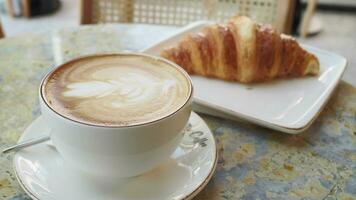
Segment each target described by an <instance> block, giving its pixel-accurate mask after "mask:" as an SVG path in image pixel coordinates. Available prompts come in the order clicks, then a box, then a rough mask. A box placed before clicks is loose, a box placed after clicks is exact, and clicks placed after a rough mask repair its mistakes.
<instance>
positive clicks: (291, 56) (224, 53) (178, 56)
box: [161, 16, 319, 83]
mask: <svg viewBox="0 0 356 200" xmlns="http://www.w3.org/2000/svg"><path fill="white" fill-rule="evenodd" d="M161 56H162V57H164V58H166V59H168V60H171V61H173V62H175V63H177V64H178V65H180V66H181V67H182V68H184V69H185V70H186V71H187V72H188V73H189V74H197V75H202V76H207V77H215V78H219V79H224V80H229V81H239V82H242V83H250V82H261V81H267V80H271V79H274V78H278V77H292V76H293V77H298V76H304V75H316V74H318V73H319V61H318V59H317V57H316V56H315V55H313V54H311V53H309V52H307V51H306V50H304V49H303V48H302V47H300V46H299V44H298V43H297V42H296V40H295V39H293V38H292V37H290V36H287V35H284V34H279V33H277V32H276V31H275V30H274V29H272V27H271V26H269V25H261V24H257V23H256V22H254V21H252V20H251V19H250V18H248V17H242V16H239V17H234V18H232V19H231V20H230V21H229V22H228V23H227V24H216V25H212V26H208V27H206V28H204V29H203V30H202V31H201V32H199V33H196V34H190V35H188V36H186V37H185V38H184V39H183V40H181V41H180V42H179V43H178V44H177V45H176V46H174V47H171V48H168V49H165V50H163V51H162V52H161Z"/></svg>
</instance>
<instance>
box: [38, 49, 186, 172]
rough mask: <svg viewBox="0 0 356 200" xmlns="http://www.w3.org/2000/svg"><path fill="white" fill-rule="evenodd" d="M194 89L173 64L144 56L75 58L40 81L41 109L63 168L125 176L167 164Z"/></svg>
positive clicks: (184, 121)
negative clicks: (64, 164) (65, 166)
mask: <svg viewBox="0 0 356 200" xmlns="http://www.w3.org/2000/svg"><path fill="white" fill-rule="evenodd" d="M192 93H193V87H192V83H191V80H190V78H189V76H188V74H187V73H186V72H185V71H184V70H183V69H181V68H180V67H179V66H177V65H176V64H174V63H172V62H170V61H167V60H165V59H162V58H158V57H152V56H149V55H144V54H132V53H126V54H107V55H94V56H87V57H83V58H78V59H75V60H72V61H69V62H67V63H64V64H62V65H60V66H58V67H57V68H56V69H54V70H53V71H52V72H50V73H49V74H48V75H47V76H46V77H45V78H44V79H43V80H42V82H41V86H40V95H39V101H40V107H41V113H42V117H43V118H44V120H45V121H46V124H45V125H46V126H48V128H49V129H50V138H51V141H52V143H53V145H54V146H55V147H56V149H57V151H58V153H59V154H60V155H61V157H62V158H63V160H64V161H65V163H68V166H71V167H73V168H75V169H79V170H80V171H82V172H85V174H92V175H95V176H100V177H108V178H113V177H131V176H137V175H139V174H142V173H144V172H147V171H149V170H151V169H153V168H154V167H156V166H158V165H160V164H161V163H163V162H165V161H167V160H168V159H169V157H170V155H171V154H172V153H173V152H174V150H175V149H176V148H177V146H178V144H179V143H180V141H181V139H182V137H183V129H184V127H185V126H186V124H187V122H188V120H189V116H190V113H191V104H192V99H193V97H192Z"/></svg>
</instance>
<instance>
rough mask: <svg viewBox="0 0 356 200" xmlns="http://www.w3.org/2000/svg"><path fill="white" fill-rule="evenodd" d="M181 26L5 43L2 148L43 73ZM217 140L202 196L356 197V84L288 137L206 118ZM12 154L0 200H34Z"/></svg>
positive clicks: (204, 199) (2, 170)
mask: <svg viewBox="0 0 356 200" xmlns="http://www.w3.org/2000/svg"><path fill="white" fill-rule="evenodd" d="M176 29H177V28H176V27H158V26H147V25H135V26H132V25H131V26H130V25H105V26H88V27H81V28H79V29H78V28H76V29H64V30H59V31H54V32H51V33H49V32H48V33H43V34H36V35H23V36H22V37H16V38H6V39H2V40H0V148H1V149H2V148H4V147H6V146H8V145H11V144H15V143H16V141H17V139H18V138H19V136H20V135H21V133H22V131H23V130H24V129H25V128H26V127H27V126H28V125H29V124H30V123H31V122H32V121H33V120H34V119H35V118H36V117H38V116H39V115H40V111H39V107H38V100H37V95H38V94H37V92H38V91H37V88H38V85H39V83H40V80H41V78H42V77H43V76H44V75H45V74H46V72H48V71H49V70H50V69H52V68H53V67H54V66H56V64H59V63H61V62H63V61H65V60H68V59H70V58H73V57H76V56H79V55H85V54H92V53H98V52H119V51H120V50H124V49H126V50H132V51H135V50H139V49H141V48H143V47H146V46H148V45H150V44H152V43H153V42H154V41H156V40H158V39H159V38H162V37H165V36H167V35H169V34H171V33H172V32H174V31H175V30H176ZM201 116H202V117H203V118H204V120H205V121H206V122H207V123H208V125H209V127H210V128H211V130H212V131H213V132H214V135H215V137H216V140H217V144H218V152H219V161H218V166H217V170H216V173H215V175H214V176H213V178H212V180H211V181H210V183H209V184H208V186H207V187H206V188H205V189H204V190H203V191H202V192H201V193H200V194H199V195H198V196H197V197H196V198H195V199H199V200H200V199H201V200H212V199H240V198H241V199H356V125H355V124H356V89H355V88H354V87H352V86H351V85H350V84H348V83H345V82H341V83H340V85H339V86H338V88H337V90H336V92H335V93H334V94H333V96H332V98H331V100H330V101H329V102H328V104H327V106H326V108H325V109H324V111H323V112H322V113H321V115H320V116H319V117H318V118H317V120H316V121H315V123H314V124H313V125H312V126H311V128H310V129H309V130H307V131H306V132H304V133H301V134H299V135H288V134H284V133H280V132H276V131H272V130H268V129H265V128H261V127H258V126H255V125H252V124H247V123H246V124H245V123H241V122H234V121H229V120H225V119H221V118H216V117H212V116H207V115H201ZM12 158H13V155H11V154H8V155H0V199H11V200H25V199H30V198H29V197H28V196H27V195H26V194H25V193H24V191H23V190H22V189H21V188H20V186H19V184H18V183H17V181H16V179H15V177H14V172H13V169H12V162H11V161H12Z"/></svg>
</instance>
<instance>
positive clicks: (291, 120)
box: [142, 22, 346, 134]
mask: <svg viewBox="0 0 356 200" xmlns="http://www.w3.org/2000/svg"><path fill="white" fill-rule="evenodd" d="M209 24H211V22H196V23H193V24H191V25H188V26H186V27H184V28H182V29H181V30H180V31H178V32H177V33H175V34H174V35H172V36H170V37H168V38H166V39H164V40H162V41H160V42H158V43H156V44H154V45H152V46H151V47H149V48H146V49H144V50H143V51H142V52H143V53H148V54H152V55H159V53H160V51H161V50H163V49H164V48H166V47H169V46H173V45H174V44H176V43H177V42H179V40H180V39H181V38H182V37H184V36H185V35H186V34H189V33H194V32H197V31H199V30H201V29H202V28H203V27H204V26H207V25H209ZM302 46H303V47H304V48H305V49H306V50H308V51H309V52H312V53H314V54H315V55H316V56H317V57H318V58H319V61H320V67H321V68H320V74H319V76H316V77H302V78H293V79H280V80H275V81H271V82H266V83H259V84H248V85H247V84H241V83H236V82H227V81H223V80H218V79H212V78H206V77H201V76H191V78H192V80H193V85H194V103H195V106H194V108H195V109H196V110H197V111H199V112H203V113H207V114H212V115H216V116H221V117H228V118H230V119H243V120H247V121H250V122H253V123H256V124H259V125H262V126H265V127H269V128H272V129H275V130H279V131H282V132H286V133H292V134H295V133H300V132H302V131H304V130H305V129H307V128H308V127H309V126H310V125H311V123H312V122H313V121H314V119H315V118H316V117H317V116H318V114H319V113H320V111H321V110H322V108H323V106H324V105H325V103H326V102H327V100H328V99H329V97H330V96H331V94H332V92H333V90H334V89H335V87H336V85H337V84H338V82H339V80H340V78H341V76H342V74H343V72H344V70H345V68H346V59H345V58H344V57H342V56H339V55H336V54H334V53H330V52H327V51H324V50H321V49H317V48H315V47H311V46H307V45H302Z"/></svg>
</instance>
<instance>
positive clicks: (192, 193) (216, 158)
mask: <svg viewBox="0 0 356 200" xmlns="http://www.w3.org/2000/svg"><path fill="white" fill-rule="evenodd" d="M214 140H215V139H214ZM214 143H215V142H214ZM215 149H216V150H215V152H216V156H215V160H214V164H213V166H212V169H211V170H210V172H209V174H208V176H207V177H206V178H205V180H204V181H202V182H201V184H200V185H199V186H198V187H197V188H196V189H195V190H193V191H192V192H191V193H189V194H187V195H186V196H184V197H183V198H182V199H180V200H191V199H192V198H193V197H195V196H196V195H198V194H199V193H200V192H201V191H202V190H203V189H204V188H205V186H206V185H207V184H208V183H209V181H210V180H211V178H212V177H213V175H214V173H215V170H216V167H217V163H218V162H217V161H218V156H217V155H218V154H217V148H215ZM13 168H14V172H15V177H16V179H17V181H18V183H19V185H20V187H21V188H22V189H23V190H24V191H25V193H26V194H27V195H29V196H30V197H31V198H32V199H34V200H41V199H40V198H39V197H37V196H36V195H35V194H33V193H32V192H31V190H30V189H28V188H27V187H26V185H25V184H24V183H23V181H22V179H21V178H20V176H19V174H18V172H17V169H16V166H15V161H13Z"/></svg>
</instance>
